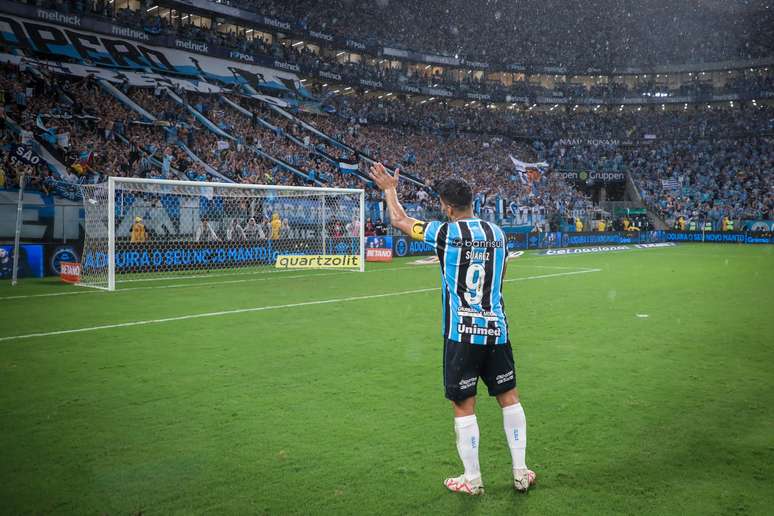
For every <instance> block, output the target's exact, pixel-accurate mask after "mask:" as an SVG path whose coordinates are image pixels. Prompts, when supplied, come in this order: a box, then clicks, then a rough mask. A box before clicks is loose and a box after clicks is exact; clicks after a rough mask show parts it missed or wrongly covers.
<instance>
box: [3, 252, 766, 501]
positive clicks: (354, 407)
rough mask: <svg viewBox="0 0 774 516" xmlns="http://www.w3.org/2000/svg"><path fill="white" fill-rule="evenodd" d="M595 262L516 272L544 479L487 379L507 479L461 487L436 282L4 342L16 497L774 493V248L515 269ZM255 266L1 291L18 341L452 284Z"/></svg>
mask: <svg viewBox="0 0 774 516" xmlns="http://www.w3.org/2000/svg"><path fill="white" fill-rule="evenodd" d="M589 268H598V269H601V271H599V272H590V273H583V274H575V275H562V276H552V277H542V278H533V279H524V280H520V281H512V282H509V283H507V284H506V287H505V297H506V301H507V306H508V309H509V320H510V321H511V324H512V327H511V339H512V341H513V343H514V352H515V356H516V362H517V378H518V382H519V386H520V390H521V394H522V400H523V403H524V407H525V410H526V414H527V421H528V426H529V444H528V451H527V458H528V463H529V464H530V466H531V467H532V468H533V469H534V470H535V471H536V472H537V473H538V482H539V485H538V486H537V487H536V488H535V489H534V490H532V491H531V492H530V493H529V494H528V495H526V496H519V495H517V494H516V493H514V492H513V491H512V490H511V488H510V484H509V474H510V456H509V454H508V452H507V448H506V443H505V437H504V435H503V431H502V421H501V415H500V411H499V409H498V408H497V406H496V403H495V402H494V400H491V399H487V398H486V397H482V398H481V399H480V401H479V407H478V414H479V424H480V427H481V464H482V468H483V473H484V482H485V484H486V487H487V493H486V495H485V496H484V497H482V498H475V499H473V498H467V497H463V496H460V495H454V494H451V493H448V492H446V491H445V488H444V487H443V485H442V480H443V478H444V477H446V476H449V475H457V474H459V473H460V472H461V465H460V464H459V459H458V458H457V454H456V449H455V445H454V431H453V426H452V413H451V410H450V407H449V405H448V402H446V401H445V400H444V398H443V387H442V384H441V349H442V344H441V339H440V337H439V324H440V302H439V293H438V292H437V291H430V292H423V293H413V294H406V295H400V296H393V297H383V298H372V299H359V300H352V301H341V302H335V303H329V304H320V305H311V306H298V307H293V308H283V309H272V310H264V311H251V312H242V313H235V314H228V315H221V316H216V317H203V318H194V319H187V320H179V321H169V322H163V323H154V324H146V325H136V326H127V327H120V328H113V329H101V330H96V331H88V332H81V333H68V334H60V335H50V336H41V337H34V338H28V339H11V340H4V341H0V450H2V454H1V455H0V513H3V514H78V515H83V514H102V513H107V514H130V513H137V512H143V513H144V514H164V515H166V514H218V515H223V514H263V513H268V514H287V513H297V514H320V513H333V514H373V513H382V514H467V513H477V514H482V515H490V514H770V513H771V507H774V489H772V485H774V349H773V348H774V338H773V337H772V336H773V335H774V247H769V246H761V247H753V246H734V245H725V246H722V245H709V244H707V245H682V246H679V247H675V248H668V249H652V250H630V251H621V252H617V253H608V254H600V255H594V256H586V255H584V256H561V257H542V256H536V255H530V254H528V255H526V256H524V257H522V258H519V259H517V260H515V261H512V262H511V264H510V266H509V270H508V278H509V279H516V278H530V277H533V276H548V275H553V274H559V273H565V272H573V271H580V270H582V269H589ZM299 276H301V277H299ZM241 278H242V279H245V280H246V281H244V282H241V283H229V284H221V285H206V286H198V287H197V286H195V285H196V283H197V281H201V280H195V279H184V280H175V281H169V282H154V283H149V284H143V285H142V286H143V287H145V286H150V287H155V286H160V285H169V284H187V285H189V286H183V287H180V288H171V289H155V288H149V289H144V290H132V291H126V292H120V291H119V292H115V293H104V292H95V293H91V291H87V292H89V293H86V294H77V295H63V296H52V297H31V298H17V299H0V313H2V320H3V323H2V325H0V338H2V337H8V336H15V335H24V334H29V333H39V332H51V331H57V330H66V329H74V328H84V327H93V326H99V325H106V324H116V323H122V322H133V321H143V320H150V319H159V318H166V317H178V316H183V315H190V314H197V313H207V312H215V311H228V310H238V309H244V308H252V307H264V306H275V305H285V304H295V303H304V302H308V301H315V300H329V299H339V298H351V297H359V296H369V295H374V294H382V293H394V292H402V291H407V290H416V289H422V288H431V287H435V286H437V285H438V281H439V279H438V272H437V269H436V267H434V266H411V265H409V264H408V263H407V261H403V260H399V261H396V262H394V263H393V264H391V265H372V264H369V266H368V272H366V273H364V274H358V273H343V274H329V273H319V272H310V273H302V274H278V275H255V277H250V276H245V277H241ZM224 279H228V280H231V279H233V278H224ZM131 286H137V285H136V284H133V285H131ZM81 291H82V290H81V289H78V288H76V287H72V286H67V285H62V284H59V283H57V282H56V281H54V280H45V281H30V280H27V281H23V282H22V284H21V286H19V287H16V288H14V289H12V288H11V287H10V286H8V285H7V284H3V285H2V286H0V298H6V297H8V296H17V295H35V294H45V293H67V292H81ZM637 314H647V315H648V317H647V318H642V317H637Z"/></svg>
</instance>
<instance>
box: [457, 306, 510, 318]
mask: <svg viewBox="0 0 774 516" xmlns="http://www.w3.org/2000/svg"><path fill="white" fill-rule="evenodd" d="M457 315H459V316H460V317H476V318H478V319H486V320H487V321H497V320H499V319H500V318H499V317H498V316H497V314H496V313H494V312H491V311H489V310H476V309H475V308H466V307H464V306H463V307H460V308H459V309H458V310H457Z"/></svg>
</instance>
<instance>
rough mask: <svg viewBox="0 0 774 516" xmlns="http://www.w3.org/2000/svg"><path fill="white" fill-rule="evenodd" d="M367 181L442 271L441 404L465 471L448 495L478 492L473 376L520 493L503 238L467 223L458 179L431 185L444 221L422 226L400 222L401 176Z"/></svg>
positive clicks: (467, 198) (520, 413)
mask: <svg viewBox="0 0 774 516" xmlns="http://www.w3.org/2000/svg"><path fill="white" fill-rule="evenodd" d="M371 178H372V179H373V181H374V183H376V185H377V186H378V187H379V189H381V190H382V191H384V198H385V201H386V203H387V209H388V210H389V214H390V222H391V223H392V225H393V226H394V227H395V228H397V229H399V230H400V231H402V232H403V233H405V234H407V235H409V236H411V237H412V238H414V239H416V240H422V241H424V242H425V243H427V244H429V245H431V246H433V247H434V248H435V252H436V255H437V256H438V259H439V261H440V265H441V291H442V300H443V307H444V308H443V326H442V328H443V338H444V360H443V377H444V387H445V391H446V398H447V399H449V400H450V401H451V403H452V407H453V409H454V430H455V433H456V436H457V452H458V453H459V456H460V459H461V460H462V464H463V466H464V468H465V472H464V473H463V474H462V475H461V476H459V477H456V478H447V479H446V480H445V481H444V485H445V486H446V487H447V488H448V489H449V490H450V491H454V492H458V493H465V494H469V495H478V494H483V493H484V483H483V482H482V480H481V470H480V467H479V463H478V449H479V446H480V444H481V442H480V439H479V431H478V422H477V421H476V414H475V406H476V386H477V383H478V378H479V377H480V378H481V379H482V380H483V381H484V383H485V384H486V386H487V389H488V391H489V395H490V396H495V397H496V398H497V402H498V403H499V404H500V407H502V412H503V428H504V430H505V437H506V439H507V442H508V448H509V449H510V452H511V460H512V462H513V486H514V488H515V489H516V490H517V491H520V492H525V491H527V490H528V489H529V486H530V485H532V484H533V483H534V482H535V473H534V472H533V471H531V470H529V469H528V468H527V465H526V462H525V454H526V448H527V423H526V419H525V417H524V409H523V408H522V406H521V403H520V402H519V393H518V391H517V390H516V376H515V371H514V363H513V353H512V351H511V344H510V341H509V339H508V320H507V319H506V317H505V307H504V305H503V298H502V287H503V278H504V276H505V262H506V258H507V256H508V249H507V245H506V239H505V235H504V234H503V231H502V229H500V228H499V227H498V226H496V225H495V224H491V223H489V222H486V221H483V220H481V219H479V218H476V217H474V216H473V205H472V203H473V192H472V191H471V189H470V186H469V185H468V184H467V183H466V182H465V181H464V180H462V179H446V180H444V181H442V182H440V183H439V184H438V185H437V186H436V190H437V191H438V193H439V194H440V197H441V210H442V211H443V213H444V215H446V216H447V217H448V219H449V221H448V222H439V221H433V222H422V221H419V220H417V219H413V218H411V217H409V216H408V215H406V212H405V211H404V209H403V207H402V206H401V204H400V202H399V201H398V194H397V187H398V180H399V178H400V172H399V171H398V170H396V171H395V175H394V176H393V175H390V174H389V173H388V172H387V171H386V169H385V168H384V166H383V165H382V164H380V163H377V164H375V165H374V166H372V167H371Z"/></svg>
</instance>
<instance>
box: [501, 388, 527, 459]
mask: <svg viewBox="0 0 774 516" xmlns="http://www.w3.org/2000/svg"><path fill="white" fill-rule="evenodd" d="M503 428H504V429H505V438H506V439H508V448H510V449H511V459H512V460H513V469H527V463H526V455H527V418H526V417H524V408H522V406H521V403H517V404H515V405H509V406H507V407H505V408H503Z"/></svg>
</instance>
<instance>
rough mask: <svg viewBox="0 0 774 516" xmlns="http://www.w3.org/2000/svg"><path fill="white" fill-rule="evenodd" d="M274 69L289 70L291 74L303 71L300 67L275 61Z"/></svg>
mask: <svg viewBox="0 0 774 516" xmlns="http://www.w3.org/2000/svg"><path fill="white" fill-rule="evenodd" d="M274 68H281V69H282V70H289V71H291V72H300V71H301V68H300V67H299V66H298V65H295V64H292V63H286V62H285V61H274Z"/></svg>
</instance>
